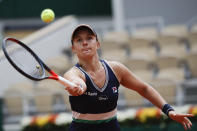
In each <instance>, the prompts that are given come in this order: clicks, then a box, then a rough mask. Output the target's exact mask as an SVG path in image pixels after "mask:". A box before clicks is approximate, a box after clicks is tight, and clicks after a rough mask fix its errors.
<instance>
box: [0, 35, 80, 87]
mask: <svg viewBox="0 0 197 131" xmlns="http://www.w3.org/2000/svg"><path fill="white" fill-rule="evenodd" d="M2 49H3V52H4V54H5V56H6V58H7V59H8V61H9V62H10V64H11V65H12V66H13V67H14V68H15V69H16V70H17V71H18V72H20V73H21V74H22V75H24V76H26V77H27V78H29V79H31V80H35V81H40V80H44V79H53V80H57V81H58V82H60V83H61V84H63V85H64V86H65V87H67V86H71V87H76V85H75V84H74V83H72V82H70V81H69V80H67V79H65V78H63V77H61V76H59V75H57V74H56V73H55V72H54V71H53V70H51V69H50V68H49V67H48V66H47V65H46V64H45V63H44V62H43V61H42V60H41V59H40V58H39V57H38V56H37V55H36V54H35V53H34V52H33V50H31V49H30V48H29V47H28V46H27V45H26V44H24V43H23V42H21V41H19V40H17V39H15V38H5V39H4V40H3V43H2ZM46 71H47V72H48V73H47V72H46ZM46 74H50V75H49V76H48V75H46ZM81 89H82V88H81Z"/></svg>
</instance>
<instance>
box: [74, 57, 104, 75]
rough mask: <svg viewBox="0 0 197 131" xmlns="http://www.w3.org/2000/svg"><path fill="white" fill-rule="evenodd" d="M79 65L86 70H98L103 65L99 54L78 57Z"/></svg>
mask: <svg viewBox="0 0 197 131" xmlns="http://www.w3.org/2000/svg"><path fill="white" fill-rule="evenodd" d="M78 59H79V65H80V66H81V67H82V68H83V69H84V70H86V71H97V70H98V69H100V67H101V66H102V65H101V63H100V61H99V56H98V54H97V55H95V56H93V57H90V58H88V59H87V58H85V59H82V58H78Z"/></svg>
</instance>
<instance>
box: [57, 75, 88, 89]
mask: <svg viewBox="0 0 197 131" xmlns="http://www.w3.org/2000/svg"><path fill="white" fill-rule="evenodd" d="M58 81H59V82H60V83H61V84H63V85H64V86H65V87H67V86H71V87H76V86H77V85H76V84H74V83H73V82H70V81H69V80H67V79H65V78H63V77H61V76H58ZM80 89H81V90H82V92H84V89H83V87H81V86H80Z"/></svg>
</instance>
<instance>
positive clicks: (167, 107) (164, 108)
mask: <svg viewBox="0 0 197 131" xmlns="http://www.w3.org/2000/svg"><path fill="white" fill-rule="evenodd" d="M162 111H163V113H165V114H166V115H167V116H168V113H169V111H174V109H173V108H172V106H171V105H170V104H165V105H164V106H163V108H162Z"/></svg>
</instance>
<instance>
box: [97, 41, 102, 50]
mask: <svg viewBox="0 0 197 131" xmlns="http://www.w3.org/2000/svg"><path fill="white" fill-rule="evenodd" d="M100 48H101V44H100V42H99V41H97V49H100Z"/></svg>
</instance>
